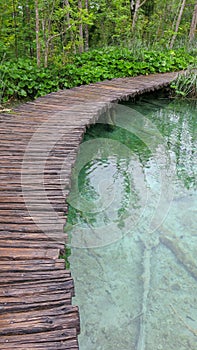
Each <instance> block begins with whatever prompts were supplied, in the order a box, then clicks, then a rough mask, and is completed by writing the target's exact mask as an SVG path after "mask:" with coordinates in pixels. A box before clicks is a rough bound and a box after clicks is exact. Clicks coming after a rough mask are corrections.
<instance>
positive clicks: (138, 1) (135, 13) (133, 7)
mask: <svg viewBox="0 0 197 350" xmlns="http://www.w3.org/2000/svg"><path fill="white" fill-rule="evenodd" d="M145 2H146V0H144V1H142V2H141V0H135V1H133V0H132V1H131V2H130V4H131V13H133V21H132V30H134V28H135V25H136V22H137V17H138V11H139V9H140V7H142V6H143V5H144V4H145Z"/></svg>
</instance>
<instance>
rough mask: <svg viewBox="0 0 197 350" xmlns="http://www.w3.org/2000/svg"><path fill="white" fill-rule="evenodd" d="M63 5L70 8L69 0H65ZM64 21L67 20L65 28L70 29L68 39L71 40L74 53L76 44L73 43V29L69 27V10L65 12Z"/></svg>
mask: <svg viewBox="0 0 197 350" xmlns="http://www.w3.org/2000/svg"><path fill="white" fill-rule="evenodd" d="M64 5H65V6H66V7H67V8H68V9H69V8H70V4H69V0H65V1H64ZM66 21H67V29H70V39H71V42H72V48H73V53H74V54H76V53H77V51H76V45H75V37H74V33H73V30H72V29H71V24H70V13H69V10H68V12H67V13H66Z"/></svg>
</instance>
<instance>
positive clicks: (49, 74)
mask: <svg viewBox="0 0 197 350" xmlns="http://www.w3.org/2000/svg"><path fill="white" fill-rule="evenodd" d="M195 61H196V58H195V55H193V56H192V55H190V54H188V53H187V52H185V51H184V50H183V49H179V50H177V51H173V50H169V51H166V52H157V51H144V50H142V51H140V52H138V53H137V54H136V53H135V54H134V52H132V50H129V49H120V48H108V49H105V50H93V51H89V52H86V53H83V54H81V55H76V56H74V57H72V58H71V57H70V58H69V59H68V62H67V63H66V64H65V65H62V64H61V63H58V62H56V64H54V65H51V66H50V67H48V68H37V66H36V63H35V62H33V61H30V60H24V59H23V60H22V59H20V60H19V61H18V62H4V63H2V64H1V65H0V102H1V101H3V102H6V101H8V100H10V99H13V98H16V99H23V98H30V99H33V98H36V97H38V96H42V95H45V94H47V93H49V92H52V91H56V90H58V89H64V88H71V87H74V86H78V85H82V84H89V83H92V82H97V81H102V80H104V79H112V78H119V77H126V76H136V75H139V74H150V73H157V72H169V71H176V70H181V69H185V68H187V66H188V65H190V64H194V63H195Z"/></svg>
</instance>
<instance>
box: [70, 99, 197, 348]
mask: <svg viewBox="0 0 197 350" xmlns="http://www.w3.org/2000/svg"><path fill="white" fill-rule="evenodd" d="M127 108H132V109H134V110H136V111H138V112H140V113H141V114H143V115H144V116H145V117H146V118H147V119H149V120H151V121H152V123H153V124H154V125H155V126H156V127H157V128H158V130H159V131H160V132H161V133H162V135H163V137H164V139H165V143H166V145H167V154H166V155H165V154H163V153H162V155H161V157H163V159H162V162H163V166H164V167H166V164H167V161H166V159H167V158H165V157H170V159H171V160H172V161H173V165H174V166H175V173H174V175H173V177H172V176H169V178H168V172H166V182H165V186H166V192H168V190H169V188H171V186H172V182H173V188H174V191H173V196H172V200H171V203H169V205H170V210H169V211H168V214H167V215H165V217H164V218H163V219H164V220H162V221H161V220H159V217H160V216H159V215H158V222H156V224H157V225H156V226H157V230H155V231H153V232H151V231H149V230H148V228H147V227H148V223H147V221H148V219H147V220H146V218H149V217H152V216H153V212H154V211H155V207H156V206H157V205H158V203H160V202H158V197H159V195H158V194H161V188H160V172H159V171H158V168H157V164H156V163H155V155H154V154H153V152H152V151H150V149H149V148H148V147H147V146H146V145H145V144H144V142H142V141H141V140H140V139H139V138H138V137H136V135H134V134H132V133H129V132H127V131H125V130H123V129H120V128H118V127H116V128H114V130H111V131H110V132H109V131H106V128H105V127H103V125H96V126H95V127H92V128H91V129H90V130H89V132H88V133H87V134H86V136H85V141H87V140H93V139H94V140H95V139H96V140H98V139H99V138H100V137H102V139H101V140H102V141H101V142H96V143H95V149H94V151H93V154H94V157H92V159H90V160H89V161H88V162H87V164H85V165H84V167H83V168H82V169H80V170H81V171H80V176H79V179H78V180H79V184H78V185H79V190H80V194H81V199H79V200H85V201H86V202H84V203H89V204H88V205H89V207H88V208H89V210H87V208H86V210H85V207H84V210H82V209H81V208H80V209H76V208H74V207H72V206H70V211H69V219H68V222H69V224H68V228H70V231H69V233H70V237H71V246H74V247H72V254H71V256H70V258H69V261H70V263H71V270H72V274H73V277H74V279H75V290H76V298H75V299H74V303H75V304H77V305H79V307H80V316H81V335H80V336H79V344H80V349H81V350H114V349H117V348H118V349H121V350H162V349H163V350H188V349H192V350H196V349H197V296H196V295H197V293H196V290H197V289H196V286H197V259H196V256H197V230H196V222H197V215H196V199H197V197H196V169H197V164H196V162H197V161H196V159H197V157H196V138H197V133H196V115H197V113H196V106H195V105H191V104H189V103H188V102H178V103H176V102H171V103H170V102H169V101H164V100H160V99H157V100H153V99H150V98H149V99H147V100H146V99H145V98H144V99H143V100H141V101H140V102H137V103H136V104H132V103H130V104H129V103H128V104H127ZM147 132H148V130H147ZM106 139H107V141H106ZM109 139H110V143H109ZM109 145H110V146H109ZM120 145H121V146H120ZM120 150H121V151H120ZM155 152H159V146H158V147H157V148H156V149H155ZM162 195H165V194H164V193H162ZM95 203H97V205H96V206H95ZM95 207H96V208H97V210H96V211H95V210H91V208H95ZM159 210H160V211H161V212H162V210H163V207H162V206H161V207H160V208H159ZM161 214H162V213H161ZM128 216H129V221H128ZM154 220H155V221H157V218H156V219H154ZM69 225H70V226H69ZM156 226H155V227H156ZM78 227H80V234H81V231H83V239H84V242H86V239H87V241H88V242H90V236H91V240H92V241H91V242H92V247H91V246H90V245H88V244H87V246H86V245H85V244H84V245H83V247H82V248H80V247H79V246H78V245H75V242H76V241H77V240H76V237H77V235H78V232H79V231H78ZM96 235H99V239H100V240H97V237H96ZM106 237H110V239H111V237H113V239H111V241H110V240H109V241H108V240H106ZM80 238H81V236H80ZM94 241H96V242H97V243H98V242H99V244H97V245H95V246H94V244H93V243H94ZM102 243H103V244H102ZM105 243H107V244H105Z"/></svg>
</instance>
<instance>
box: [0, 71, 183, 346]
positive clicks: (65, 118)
mask: <svg viewBox="0 0 197 350" xmlns="http://www.w3.org/2000/svg"><path fill="white" fill-rule="evenodd" d="M176 75H177V73H167V74H157V75H149V76H139V77H135V78H123V79H114V80H111V81H105V82H101V83H97V84H90V85H88V86H81V87H77V88H74V89H71V90H64V91H60V92H56V93H52V94H49V95H47V96H45V97H42V98H39V99H37V100H36V101H35V102H30V103H27V104H24V105H22V106H20V107H18V108H16V109H15V110H14V111H13V112H12V113H11V114H5V113H4V114H0V134H1V135H0V138H1V140H0V164H1V167H0V349H1V350H7V349H9V350H11V349H20V350H27V349H28V350H29V349H32V350H33V349H37V350H56V349H78V341H77V334H78V333H79V313H78V308H77V307H76V306H73V305H72V300H71V299H72V296H73V295H74V283H73V279H72V277H71V274H70V272H69V271H68V270H65V264H64V260H63V259H61V258H60V254H64V245H65V238H66V237H65V236H66V234H63V226H64V223H65V213H66V211H67V207H66V204H65V199H66V197H67V195H68V192H69V188H70V177H71V169H72V166H73V165H74V162H75V159H76V155H77V150H78V148H79V144H80V142H81V140H82V137H83V134H84V132H85V128H86V126H87V125H89V124H91V123H94V122H95V121H96V119H98V117H99V115H100V114H101V113H102V112H103V111H104V110H105V109H106V108H107V107H108V105H109V103H111V102H118V101H120V100H126V99H128V98H129V97H134V96H136V95H138V94H142V93H144V92H148V91H153V90H158V89H160V88H162V87H164V86H167V85H168V84H169V83H170V82H171V81H172V80H173V79H174V78H175V76H176Z"/></svg>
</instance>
